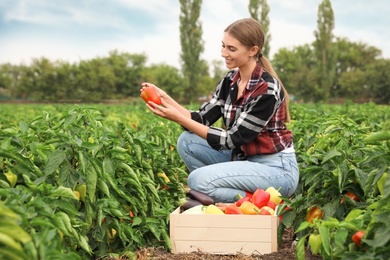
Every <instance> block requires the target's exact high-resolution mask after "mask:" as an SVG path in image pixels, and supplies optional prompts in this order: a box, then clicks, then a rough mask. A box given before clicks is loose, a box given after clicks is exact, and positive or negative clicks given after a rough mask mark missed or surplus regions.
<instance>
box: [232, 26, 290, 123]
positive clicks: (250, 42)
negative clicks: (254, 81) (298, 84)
mask: <svg viewBox="0 0 390 260" xmlns="http://www.w3.org/2000/svg"><path fill="white" fill-rule="evenodd" d="M225 32H227V33H229V34H230V35H231V36H233V37H234V38H236V39H237V40H238V41H239V42H241V43H242V44H243V45H244V46H246V47H248V48H252V47H253V46H258V47H259V51H258V53H257V55H256V58H257V62H259V63H260V64H261V66H262V67H263V68H264V70H266V71H267V72H268V73H269V74H271V76H273V77H274V78H276V79H277V80H278V81H279V83H280V85H281V86H282V89H283V93H284V99H285V101H286V117H285V118H284V121H285V122H289V121H290V112H289V106H288V101H289V96H288V92H287V90H286V89H285V87H284V86H283V83H282V81H281V80H280V78H279V76H278V75H277V74H276V72H275V70H274V68H273V67H272V65H271V63H270V62H269V60H268V59H267V58H266V57H264V56H263V54H262V53H261V50H262V49H263V47H264V42H265V34H264V30H263V27H262V26H261V24H260V23H259V22H258V21H256V20H255V19H252V18H244V19H240V20H237V21H235V22H234V23H232V24H230V25H229V26H228V27H226V29H225Z"/></svg>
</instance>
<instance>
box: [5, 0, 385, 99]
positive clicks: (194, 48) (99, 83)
mask: <svg viewBox="0 0 390 260" xmlns="http://www.w3.org/2000/svg"><path fill="white" fill-rule="evenodd" d="M179 2H180V5H181V14H180V35H181V47H182V49H181V53H180V58H181V68H180V69H178V68H176V67H173V66H170V65H167V64H164V63H161V64H153V65H147V58H148V57H147V55H146V54H137V53H126V52H123V53H120V52H118V51H117V50H112V51H111V52H109V54H108V56H107V57H97V58H94V59H91V60H82V61H80V62H78V63H73V64H72V63H68V62H65V61H50V60H48V59H46V58H44V57H42V58H36V59H33V60H32V62H31V63H30V65H28V66H27V65H12V64H0V99H2V100H5V99H9V100H27V101H45V102H74V101H79V102H99V101H101V100H107V99H116V100H118V99H119V100H120V99H125V98H129V97H138V96H139V89H140V84H141V83H142V82H144V81H150V82H153V83H155V84H157V85H158V86H160V87H162V88H163V89H164V90H166V91H167V92H169V93H170V94H171V95H172V96H173V97H174V98H176V99H177V100H178V101H180V102H185V103H190V102H196V101H198V99H199V97H202V96H203V97H204V96H207V95H209V94H210V92H212V91H213V90H214V89H215V86H216V84H217V83H218V81H219V80H220V79H221V78H222V77H223V75H224V74H225V73H226V69H225V67H224V65H223V62H222V60H221V61H212V62H211V64H209V63H207V62H206V61H205V60H203V59H201V54H202V53H203V50H204V46H203V45H204V41H203V39H202V26H201V22H200V21H199V17H200V9H201V5H202V0H180V1H179ZM248 11H249V14H250V16H251V17H252V18H254V19H256V20H258V21H259V22H260V23H261V24H262V25H263V28H264V30H265V31H266V39H267V40H268V41H267V42H268V44H266V45H265V48H264V51H263V54H265V55H266V56H268V53H269V50H270V44H269V43H270V42H271V43H272V41H271V33H270V32H269V31H268V28H269V23H270V21H269V17H268V13H269V11H270V8H269V6H268V4H267V1H266V0H250V1H249V5H248ZM333 15H334V14H333V10H332V6H331V2H330V0H323V1H322V2H321V3H320V4H319V7H318V21H317V30H316V31H315V32H314V35H315V38H316V39H315V41H314V42H313V43H311V44H306V45H303V46H296V47H294V48H292V49H287V48H282V49H280V50H278V51H277V52H276V53H275V54H274V56H273V57H272V59H271V58H270V57H267V58H268V59H269V60H270V61H271V62H272V65H273V66H274V68H275V70H276V72H277V73H278V75H279V77H280V78H281V80H282V81H283V84H284V85H285V86H286V88H287V90H288V91H289V93H290V96H291V97H292V98H294V99H296V100H299V101H303V102H337V101H338V102H340V101H342V100H345V99H349V100H352V101H355V102H363V101H374V102H376V103H382V104H389V103H390V74H389V73H388V72H389V71H390V60H389V59H384V58H383V57H382V51H381V50H379V49H378V48H376V47H373V46H369V45H367V44H365V43H361V42H358V43H356V42H351V41H349V40H348V39H347V38H343V37H335V36H334V35H333V28H334V16H333ZM216 51H219V50H216ZM210 71H212V74H210Z"/></svg>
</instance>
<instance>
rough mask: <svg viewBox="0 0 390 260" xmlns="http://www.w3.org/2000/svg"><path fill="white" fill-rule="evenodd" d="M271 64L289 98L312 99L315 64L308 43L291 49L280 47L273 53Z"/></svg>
mask: <svg viewBox="0 0 390 260" xmlns="http://www.w3.org/2000/svg"><path fill="white" fill-rule="evenodd" d="M272 65H273V67H274V69H275V71H276V73H277V74H278V75H279V77H280V79H281V80H282V81H283V82H284V85H285V87H286V88H287V90H288V92H289V93H290V97H291V98H296V99H298V100H303V101H312V93H313V92H315V85H314V84H313V77H314V75H313V74H314V72H313V71H314V68H315V66H316V64H315V59H314V52H313V49H312V47H311V46H310V45H309V44H305V45H303V46H297V47H294V48H293V49H292V50H291V51H290V50H287V49H286V48H282V49H280V50H279V51H278V52H277V53H275V55H274V59H273V61H272Z"/></svg>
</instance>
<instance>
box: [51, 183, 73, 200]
mask: <svg viewBox="0 0 390 260" xmlns="http://www.w3.org/2000/svg"><path fill="white" fill-rule="evenodd" d="M50 196H51V197H64V198H70V199H76V200H77V197H76V195H75V194H74V193H73V190H72V189H70V188H66V187H63V186H59V187H57V188H56V189H55V190H53V191H52V192H51V193H50Z"/></svg>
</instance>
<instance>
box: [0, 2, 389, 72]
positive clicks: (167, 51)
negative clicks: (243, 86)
mask: <svg viewBox="0 0 390 260" xmlns="http://www.w3.org/2000/svg"><path fill="white" fill-rule="evenodd" d="M320 2H321V0H294V1H286V0H272V1H269V5H270V8H271V10H270V14H269V15H270V33H271V37H272V38H271V42H270V44H271V55H272V54H273V53H275V52H277V51H278V50H279V49H280V48H283V47H286V48H292V47H294V46H299V45H303V44H306V43H309V44H310V43H312V42H313V41H314V34H313V33H314V31H315V30H316V28H317V11H318V5H319V3H320ZM248 4H249V1H242V0H229V1H226V0H210V1H203V5H202V12H201V17H200V21H201V23H202V28H203V39H204V42H205V51H204V53H203V55H202V57H203V58H204V59H206V60H208V61H213V60H222V58H221V57H220V48H221V39H222V37H223V30H224V29H225V28H226V26H227V25H229V24H230V23H231V22H233V21H235V20H237V19H240V18H243V17H249V12H248ZM332 6H333V10H334V13H335V20H336V27H335V31H334V33H335V35H336V36H343V37H346V38H348V39H350V40H352V41H362V42H364V43H367V44H369V45H373V46H376V47H378V48H380V49H382V50H383V51H384V55H385V57H389V56H390V53H389V46H390V45H389V44H388V43H389V42H390V35H389V32H388V28H387V27H388V25H389V24H390V21H389V15H387V14H388V13H389V11H390V10H389V5H388V4H387V0H376V1H374V2H372V3H370V4H369V5H367V3H366V2H365V1H362V0H343V1H334V2H332ZM179 15H180V3H179V2H178V1H177V0H148V2H147V4H146V3H145V1H144V2H142V1H138V0H110V1H106V0H94V1H90V0H67V1H50V0H34V1H31V0H3V1H0V19H1V21H0V22H1V24H0V30H1V32H2V37H1V38H0V45H1V46H2V48H1V49H0V63H3V62H12V63H19V61H22V60H23V61H29V60H30V59H31V58H32V57H41V56H45V57H47V58H49V59H51V60H56V59H65V60H69V61H78V60H80V59H89V58H93V57H96V56H105V55H108V52H109V51H111V50H114V49H116V50H119V51H123V52H129V53H145V54H146V55H147V56H148V60H149V63H159V62H164V63H167V64H170V65H173V66H176V67H180V66H179V55H180V51H181V46H180V38H179V36H180V31H179V26H180V24H179Z"/></svg>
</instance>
